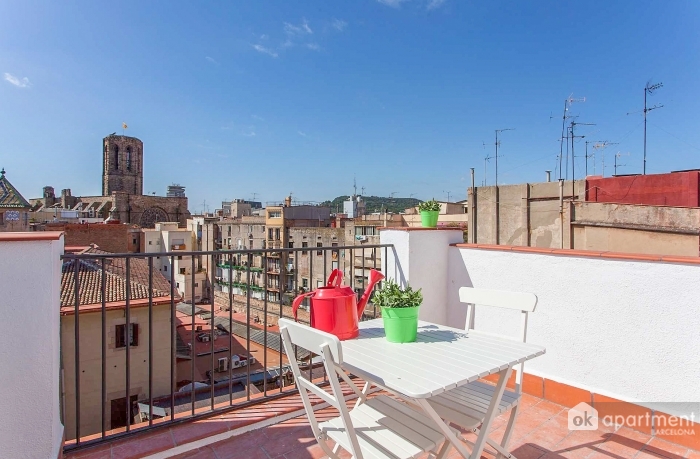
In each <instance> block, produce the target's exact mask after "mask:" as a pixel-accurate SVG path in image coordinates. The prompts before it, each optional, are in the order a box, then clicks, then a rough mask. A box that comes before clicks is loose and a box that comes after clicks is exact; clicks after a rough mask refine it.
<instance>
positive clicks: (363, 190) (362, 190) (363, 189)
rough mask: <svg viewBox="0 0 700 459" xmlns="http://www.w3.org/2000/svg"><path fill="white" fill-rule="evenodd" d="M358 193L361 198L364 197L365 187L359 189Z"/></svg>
mask: <svg viewBox="0 0 700 459" xmlns="http://www.w3.org/2000/svg"><path fill="white" fill-rule="evenodd" d="M360 192H361V193H362V196H364V195H365V187H362V188H360Z"/></svg>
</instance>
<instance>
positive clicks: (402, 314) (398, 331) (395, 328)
mask: <svg viewBox="0 0 700 459" xmlns="http://www.w3.org/2000/svg"><path fill="white" fill-rule="evenodd" d="M373 302H374V304H375V305H377V306H379V307H380V308H381V311H382V320H383V321H384V333H385V334H386V339H387V340H388V341H390V342H392V343H412V342H413V341H415V340H416V334H417V333H418V308H419V307H420V305H421V303H422V302H423V294H422V293H421V289H418V290H413V289H412V288H411V286H410V285H406V287H405V288H401V287H399V285H398V284H397V283H396V282H395V281H393V280H388V281H386V282H384V285H383V286H382V288H381V289H380V290H377V291H376V292H375V293H374V298H373Z"/></svg>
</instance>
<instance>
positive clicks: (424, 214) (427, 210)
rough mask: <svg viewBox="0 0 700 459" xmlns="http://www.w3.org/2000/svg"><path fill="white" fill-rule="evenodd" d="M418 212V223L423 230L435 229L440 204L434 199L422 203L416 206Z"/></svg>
mask: <svg viewBox="0 0 700 459" xmlns="http://www.w3.org/2000/svg"><path fill="white" fill-rule="evenodd" d="M418 210H419V211H420V222H421V226H423V228H435V227H436V226H437V221H438V215H439V214H440V203H439V202H437V201H436V200H435V199H431V200H430V201H423V202H421V203H420V204H418Z"/></svg>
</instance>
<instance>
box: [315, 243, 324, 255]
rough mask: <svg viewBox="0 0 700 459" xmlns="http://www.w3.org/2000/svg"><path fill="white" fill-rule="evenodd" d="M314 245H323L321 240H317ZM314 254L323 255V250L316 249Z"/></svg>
mask: <svg viewBox="0 0 700 459" xmlns="http://www.w3.org/2000/svg"><path fill="white" fill-rule="evenodd" d="M316 247H323V242H317V243H316ZM316 255H318V256H320V255H323V250H317V251H316Z"/></svg>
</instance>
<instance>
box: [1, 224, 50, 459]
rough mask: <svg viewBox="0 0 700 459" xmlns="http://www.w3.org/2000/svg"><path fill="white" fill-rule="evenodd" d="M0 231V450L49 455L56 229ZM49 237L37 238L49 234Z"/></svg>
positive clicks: (12, 454) (31, 455)
mask: <svg viewBox="0 0 700 459" xmlns="http://www.w3.org/2000/svg"><path fill="white" fill-rule="evenodd" d="M18 234H24V235H26V237H25V239H34V240H12V241H10V240H8V238H7V237H6V236H5V235H0V292H2V294H0V337H2V346H0V368H1V369H2V371H0V387H2V392H3V396H2V397H1V398H0V426H2V427H1V428H0V451H2V453H0V455H1V456H2V457H8V458H9V457H11V458H31V459H35V458H51V459H55V458H56V457H57V456H58V452H59V449H60V448H61V446H62V441H61V440H62V437H63V425H62V424H61V420H60V414H59V372H60V365H59V363H60V357H59V347H60V346H59V331H60V320H59V312H60V311H59V310H60V303H59V298H60V287H61V285H60V282H61V260H60V256H61V255H62V254H63V236H62V235H61V233H48V232H47V233H38V234H37V233H14V235H18ZM52 235H53V238H54V239H53V240H50V239H44V240H37V238H38V237H43V238H47V237H51V236H52Z"/></svg>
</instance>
